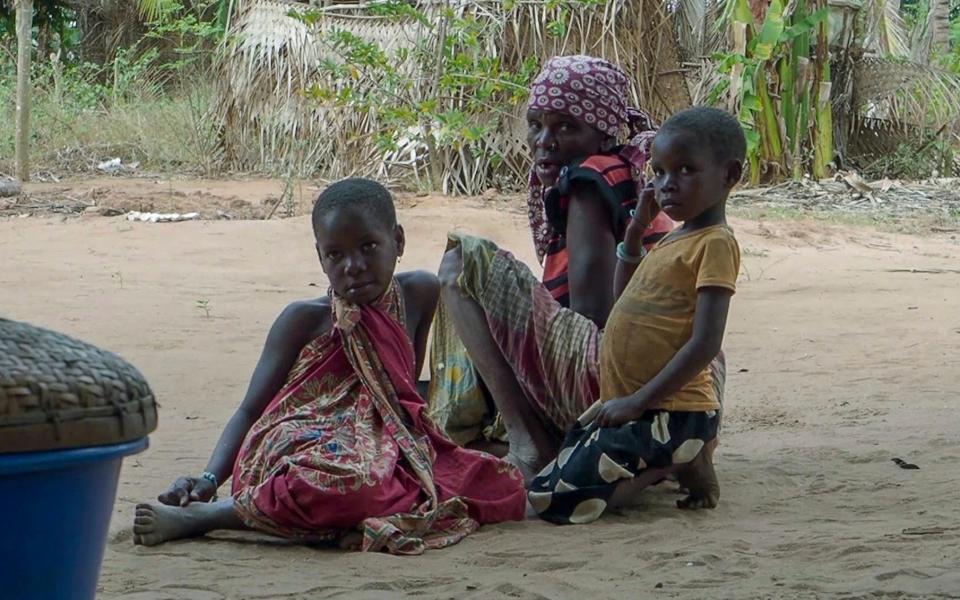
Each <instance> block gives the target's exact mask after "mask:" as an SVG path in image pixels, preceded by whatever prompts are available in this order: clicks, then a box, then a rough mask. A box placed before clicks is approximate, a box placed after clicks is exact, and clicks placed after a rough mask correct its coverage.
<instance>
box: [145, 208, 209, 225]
mask: <svg viewBox="0 0 960 600" xmlns="http://www.w3.org/2000/svg"><path fill="white" fill-rule="evenodd" d="M199 218H200V213H197V212H191V213H183V214H181V213H151V212H137V211H135V210H133V211H130V212H128V213H127V220H128V221H142V222H144V223H176V222H179V221H195V220H197V219H199Z"/></svg>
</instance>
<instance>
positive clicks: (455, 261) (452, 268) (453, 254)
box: [437, 246, 463, 289]
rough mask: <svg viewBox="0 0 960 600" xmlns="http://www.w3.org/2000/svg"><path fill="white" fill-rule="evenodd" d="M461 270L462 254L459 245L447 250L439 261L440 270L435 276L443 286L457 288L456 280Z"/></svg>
mask: <svg viewBox="0 0 960 600" xmlns="http://www.w3.org/2000/svg"><path fill="white" fill-rule="evenodd" d="M462 272H463V254H462V253H461V250H460V246H457V247H456V248H452V249H450V250H447V251H446V253H445V254H444V255H443V260H442V261H440V270H439V271H438V272H437V277H438V278H439V279H440V284H441V285H442V286H443V287H445V288H453V289H458V285H457V280H458V279H460V273H462Z"/></svg>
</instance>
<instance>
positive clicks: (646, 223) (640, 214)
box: [623, 183, 660, 255]
mask: <svg viewBox="0 0 960 600" xmlns="http://www.w3.org/2000/svg"><path fill="white" fill-rule="evenodd" d="M658 214H660V205H659V204H657V197H656V192H655V191H654V189H653V184H652V183H648V184H647V185H646V186H644V188H643V190H641V191H640V199H639V201H638V202H637V208H636V210H634V211H632V212H631V213H630V216H631V217H633V218H631V219H630V222H629V223H628V224H627V230H626V232H624V236H623V245H624V246H626V249H627V250H628V251H629V252H630V253H631V254H635V255H639V254H640V247H641V246H642V245H643V234H644V233H646V231H647V229H648V228H649V227H650V223H653V220H654V219H656V218H657V215H658Z"/></svg>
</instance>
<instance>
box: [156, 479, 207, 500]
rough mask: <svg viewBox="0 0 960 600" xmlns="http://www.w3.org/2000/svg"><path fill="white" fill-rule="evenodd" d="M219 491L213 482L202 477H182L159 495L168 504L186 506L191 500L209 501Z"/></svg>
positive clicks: (159, 498) (158, 498)
mask: <svg viewBox="0 0 960 600" xmlns="http://www.w3.org/2000/svg"><path fill="white" fill-rule="evenodd" d="M216 493H217V489H216V488H215V487H213V483H212V482H210V481H209V480H207V479H203V478H201V477H180V478H178V479H177V480H176V481H174V482H173V484H171V485H170V489H168V490H167V491H166V492H164V493H162V494H160V495H159V496H157V500H159V501H160V502H161V503H163V504H166V505H168V506H186V505H188V504H190V503H191V502H209V501H210V499H211V498H213V497H214V496H215V495H216Z"/></svg>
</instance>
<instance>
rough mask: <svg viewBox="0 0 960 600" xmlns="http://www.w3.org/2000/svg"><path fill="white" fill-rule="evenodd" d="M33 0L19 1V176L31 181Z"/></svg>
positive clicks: (21, 179)
mask: <svg viewBox="0 0 960 600" xmlns="http://www.w3.org/2000/svg"><path fill="white" fill-rule="evenodd" d="M32 30H33V0H19V1H18V2H17V115H16V119H17V141H16V150H15V152H16V155H17V177H18V178H19V179H20V181H30V52H31V50H32V41H33V40H32V35H31V32H32Z"/></svg>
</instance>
